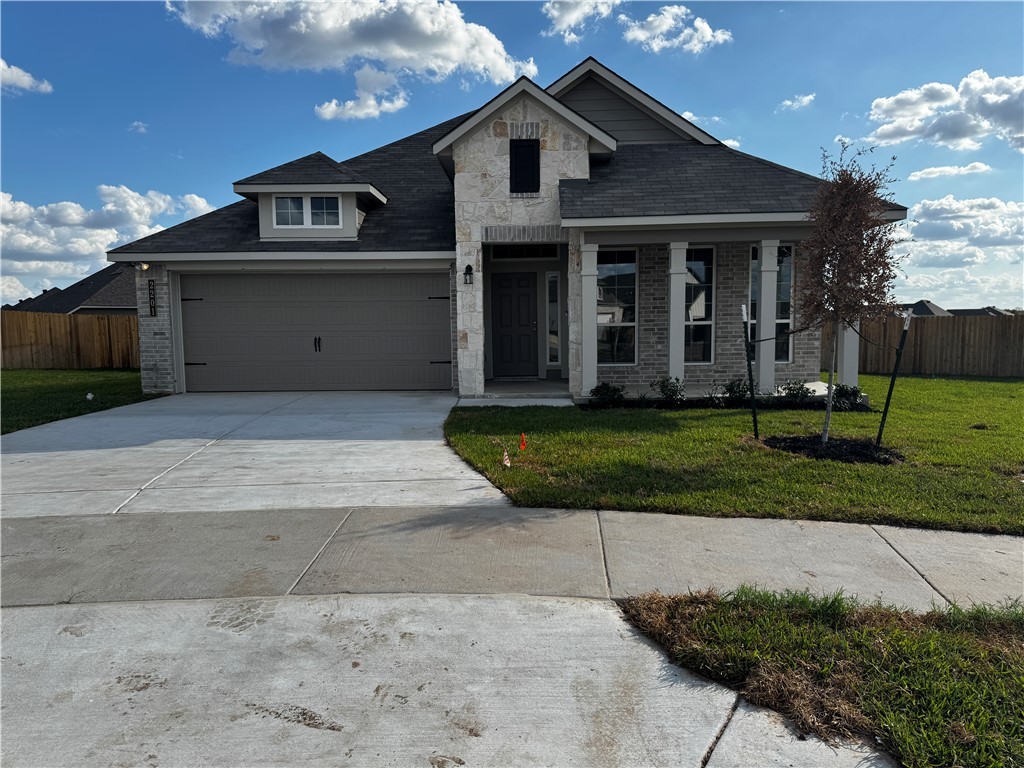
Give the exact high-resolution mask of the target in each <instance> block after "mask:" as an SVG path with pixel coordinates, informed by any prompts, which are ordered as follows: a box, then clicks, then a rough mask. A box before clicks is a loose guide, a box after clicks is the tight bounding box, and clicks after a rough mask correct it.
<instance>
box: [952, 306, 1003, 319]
mask: <svg viewBox="0 0 1024 768" xmlns="http://www.w3.org/2000/svg"><path fill="white" fill-rule="evenodd" d="M947 311H948V312H949V314H951V315H960V316H961V317H1013V312H1010V311H1008V310H1005V309H998V308H996V307H972V308H971V309H950V310H947Z"/></svg>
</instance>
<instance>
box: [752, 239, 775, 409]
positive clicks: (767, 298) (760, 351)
mask: <svg viewBox="0 0 1024 768" xmlns="http://www.w3.org/2000/svg"><path fill="white" fill-rule="evenodd" d="M757 261H758V265H759V267H760V270H759V273H758V281H759V282H758V293H757V297H758V298H757V338H759V339H766V341H762V342H760V343H759V344H757V346H756V351H755V354H756V359H757V388H758V389H759V390H760V391H761V392H773V391H775V339H773V338H771V337H773V336H774V335H775V300H776V294H777V291H776V282H777V280H778V272H779V241H778V240H762V241H761V244H760V247H759V248H758V258H757Z"/></svg>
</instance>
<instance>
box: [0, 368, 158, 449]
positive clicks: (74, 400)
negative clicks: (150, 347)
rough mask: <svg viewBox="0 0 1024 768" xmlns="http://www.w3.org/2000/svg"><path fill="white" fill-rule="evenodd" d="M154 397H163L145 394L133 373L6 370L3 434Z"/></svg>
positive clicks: (0, 398)
mask: <svg viewBox="0 0 1024 768" xmlns="http://www.w3.org/2000/svg"><path fill="white" fill-rule="evenodd" d="M90 393H91V394H92V399H91V400H90V399H89V398H88V395H89V394H90ZM154 397H160V395H144V394H143V393H142V380H141V377H140V374H139V372H138V371H134V370H86V371H65V370H53V369H43V370H28V369H17V368H16V369H7V370H4V371H3V373H2V374H0V434H7V433H8V432H14V431H16V430H19V429H27V428H28V427H34V426H37V425H39V424H46V423H48V422H51V421H60V420H61V419H69V418H71V417H72V416H83V415H85V414H87V413H95V412H96V411H105V410H107V409H108V408H116V407H118V406H121V405H130V404H131V403H138V402H140V401H142V400H151V399H153V398H154Z"/></svg>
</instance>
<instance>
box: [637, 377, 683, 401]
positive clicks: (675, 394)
mask: <svg viewBox="0 0 1024 768" xmlns="http://www.w3.org/2000/svg"><path fill="white" fill-rule="evenodd" d="M651 389H653V390H654V391H655V392H657V393H658V394H659V395H661V399H662V400H664V401H665V402H667V403H673V404H678V403H681V402H683V401H684V400H685V399H686V384H685V383H684V382H683V380H682V379H680V378H679V377H678V376H665V377H664V378H661V379H658V380H656V381H652V382H651ZM645 394H646V393H645Z"/></svg>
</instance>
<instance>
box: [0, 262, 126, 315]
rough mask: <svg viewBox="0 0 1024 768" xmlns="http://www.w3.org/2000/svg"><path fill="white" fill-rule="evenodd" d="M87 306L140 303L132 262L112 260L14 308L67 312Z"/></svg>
mask: <svg viewBox="0 0 1024 768" xmlns="http://www.w3.org/2000/svg"><path fill="white" fill-rule="evenodd" d="M83 306H84V307H134V306H136V297H135V270H134V269H133V268H132V267H131V266H130V265H128V264H111V265H110V266H109V267H104V268H103V269H101V270H100V271H99V272H96V273H95V274H92V275H89V276H88V277H84V278H82V279H81V280H79V281H78V282H77V283H75V284H73V285H69V286H68V287H67V288H65V289H63V290H60V289H57V288H54V289H51V290H49V291H46V292H45V293H42V294H40V295H39V296H36V297H35V298H34V299H27V300H26V301H24V302H19V303H18V304H15V305H14V306H13V307H12V309H17V310H19V311H23V312H54V313H57V314H61V315H66V314H68V313H69V312H73V311H74V310H76V309H78V308H79V307H83Z"/></svg>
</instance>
